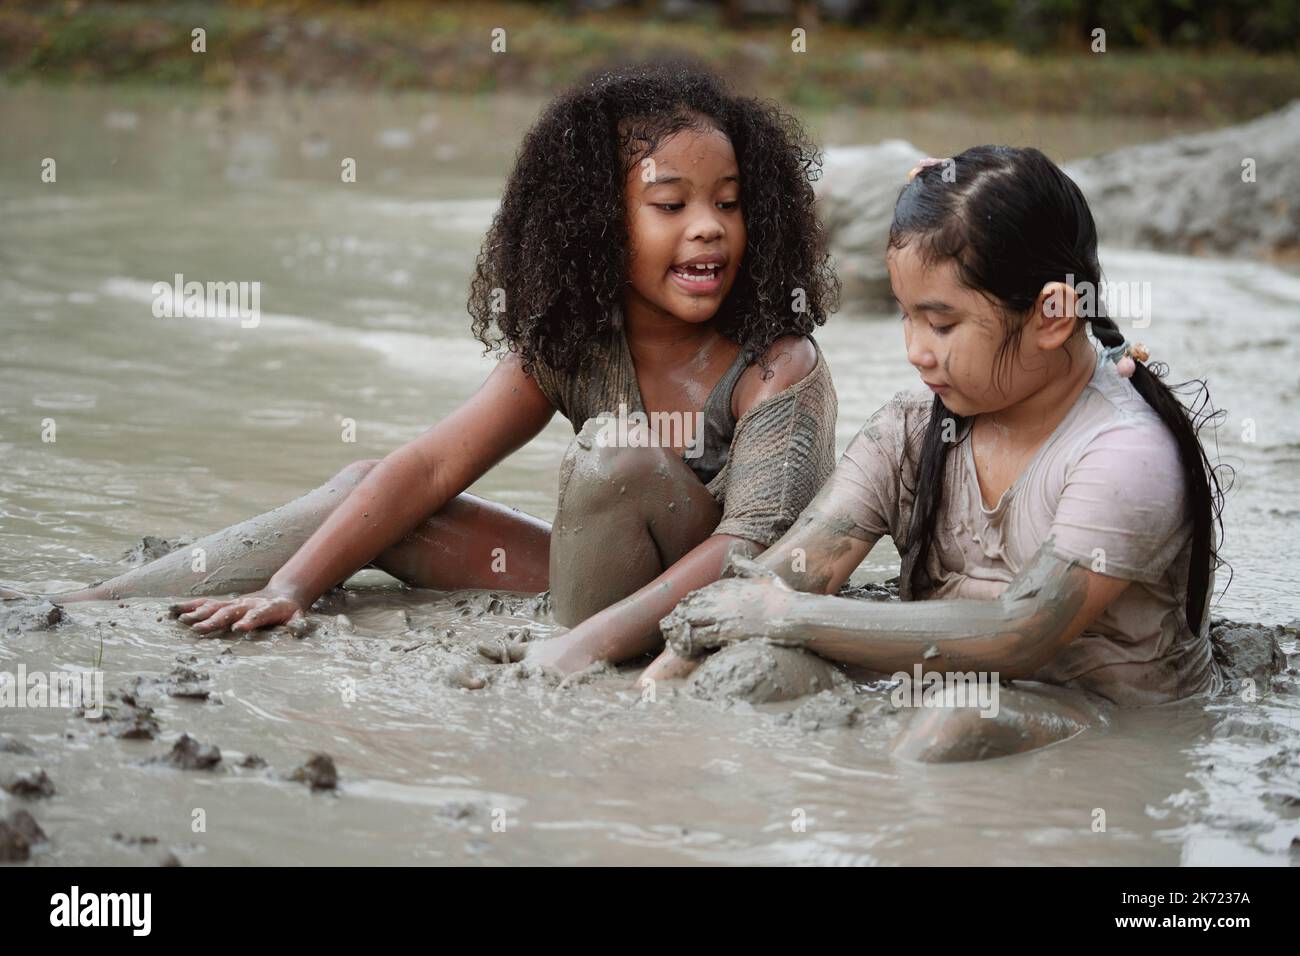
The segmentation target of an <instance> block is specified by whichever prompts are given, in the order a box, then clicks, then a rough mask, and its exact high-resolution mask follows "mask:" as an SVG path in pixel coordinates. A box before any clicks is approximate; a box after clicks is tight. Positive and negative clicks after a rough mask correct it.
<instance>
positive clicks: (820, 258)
mask: <svg viewBox="0 0 1300 956" xmlns="http://www.w3.org/2000/svg"><path fill="white" fill-rule="evenodd" d="M706 128H712V129H718V130H720V131H722V132H723V133H725V134H726V135H727V136H728V137H729V138H730V140H731V144H732V148H733V149H734V150H735V153H736V161H737V163H738V164H739V166H740V208H741V211H742V213H743V215H744V217H745V228H746V231H747V233H748V240H747V243H746V247H745V255H744V259H743V260H742V262H741V267H740V270H739V273H738V275H737V277H736V282H735V284H734V285H733V286H732V288H731V291H730V293H729V294H728V295H727V298H726V301H724V302H723V304H722V306H721V307H720V308H719V310H718V314H717V315H716V316H714V318H713V322H714V323H715V327H716V328H717V329H718V331H719V332H721V333H722V334H723V335H725V336H726V337H727V338H729V339H731V340H732V341H735V342H738V343H740V345H741V346H742V347H743V348H744V349H745V352H746V355H747V356H748V357H749V358H750V359H751V360H754V359H756V358H759V357H760V356H762V355H763V354H764V353H765V352H766V351H767V349H768V347H769V346H770V345H771V344H772V343H773V342H774V341H776V339H778V338H780V337H781V336H783V335H807V334H808V333H810V332H812V331H813V329H814V328H815V327H817V326H819V325H821V324H823V323H824V322H825V321H826V319H827V318H828V316H829V313H830V312H831V311H833V310H834V308H835V306H836V299H837V296H838V292H839V284H838V282H837V280H836V278H835V273H834V271H833V269H832V267H831V261H830V257H829V255H828V252H827V248H826V237H825V233H824V231H823V228H822V226H821V224H820V222H819V221H818V219H817V216H816V215H815V213H814V209H813V201H814V196H813V189H812V185H811V184H812V182H813V181H815V180H816V178H817V177H818V176H819V175H820V172H821V154H820V153H819V152H818V150H817V149H816V148H815V147H814V146H813V145H812V143H811V142H810V141H809V140H808V138H807V135H806V134H805V132H804V130H803V128H802V126H801V125H800V123H799V122H798V121H797V120H796V119H795V118H794V117H792V116H790V115H789V114H787V113H785V112H783V111H782V110H780V109H779V108H777V107H776V106H775V105H773V104H770V103H766V102H763V101H760V100H756V99H751V98H749V97H744V96H738V95H736V94H734V93H732V92H730V91H729V90H728V89H727V88H726V87H725V85H724V84H723V83H722V81H721V80H719V79H718V77H717V76H715V75H714V74H713V73H711V72H710V71H709V70H708V69H707V68H705V67H704V66H702V65H700V64H698V63H695V62H693V61H691V60H687V59H682V58H664V59H659V60H655V61H651V62H645V63H639V64H632V65H627V66H622V67H619V68H617V69H611V70H605V71H601V72H597V73H595V74H592V75H591V76H589V77H587V78H586V79H585V80H583V81H581V82H579V83H577V84H576V85H575V86H573V87H572V88H570V89H569V90H568V91H566V92H564V93H562V94H560V95H559V96H558V97H556V98H555V99H554V100H553V101H552V102H551V103H550V105H548V106H547V107H546V109H545V110H544V111H543V112H542V115H541V117H540V118H539V119H538V120H537V122H536V124H535V125H534V126H533V128H532V129H531V130H529V131H528V133H527V135H525V136H524V139H523V143H522V145H521V146H520V148H519V154H518V157H517V159H516V161H515V167H514V170H513V172H511V174H510V177H509V179H508V180H507V182H506V187H505V191H504V194H503V195H502V197H501V206H500V209H499V210H498V211H497V214H496V217H495V218H494V219H493V221H492V226H491V228H490V229H489V230H488V234H487V237H486V238H485V239H484V241H483V247H482V250H481V251H480V253H479V256H478V261H477V263H476V267H475V271H474V276H473V279H472V280H471V283H470V294H469V306H468V308H469V312H470V314H471V315H472V316H473V317H474V321H473V325H472V328H473V332H474V335H475V336H476V337H477V338H478V339H479V341H481V342H482V343H483V344H484V346H485V347H486V348H487V349H489V350H490V349H494V348H503V347H504V348H505V349H507V350H509V351H511V352H517V353H518V354H519V355H520V357H521V359H522V364H523V367H524V370H525V371H528V372H531V370H532V366H533V363H534V362H536V361H541V362H543V363H545V364H546V365H548V366H549V367H551V368H554V369H557V370H565V371H574V370H577V369H579V368H580V367H581V366H582V365H583V362H584V359H585V358H586V357H587V356H589V355H590V354H591V343H592V341H593V339H594V338H596V337H598V336H600V335H602V334H604V333H606V332H608V331H609V330H611V329H612V328H613V322H614V319H613V315H614V306H615V305H617V304H619V303H620V302H621V301H622V296H623V290H624V287H625V286H626V284H627V258H628V233H627V223H626V218H625V212H624V200H623V190H624V183H625V179H626V176H627V175H628V173H629V172H630V171H631V170H632V169H633V168H635V167H636V166H637V165H638V164H639V163H640V162H641V160H642V159H644V158H645V157H647V156H650V155H652V154H653V153H654V152H655V150H656V149H657V148H658V146H659V144H660V143H662V142H663V141H664V140H665V139H667V138H668V137H670V136H672V135H673V134H674V133H678V132H681V131H683V130H687V129H706ZM498 290H500V291H498ZM796 290H803V295H802V303H803V305H804V306H805V308H804V309H803V310H802V311H796V309H795V308H793V307H792V305H793V304H794V303H796V302H798V301H799V299H798V297H797V295H796ZM502 299H504V309H503V310H502V308H501V300H502Z"/></svg>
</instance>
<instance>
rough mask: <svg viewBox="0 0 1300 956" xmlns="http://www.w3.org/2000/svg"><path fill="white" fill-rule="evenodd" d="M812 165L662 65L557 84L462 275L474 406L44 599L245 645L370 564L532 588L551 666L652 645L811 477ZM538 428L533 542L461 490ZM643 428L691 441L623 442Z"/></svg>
mask: <svg viewBox="0 0 1300 956" xmlns="http://www.w3.org/2000/svg"><path fill="white" fill-rule="evenodd" d="M817 160H818V156H817V153H816V152H815V150H814V149H813V148H812V147H811V146H810V145H809V144H808V142H807V140H806V139H805V137H804V134H803V132H802V130H801V128H800V127H799V125H798V124H797V123H796V122H795V121H794V120H793V119H792V118H790V117H789V116H787V115H785V114H783V113H782V112H780V111H779V110H778V109H776V108H774V107H772V106H770V105H766V104H764V103H761V102H759V101H757V100H753V99H749V98H745V97H741V96H736V95H733V94H732V93H730V92H728V91H727V90H726V89H725V88H724V86H723V85H722V84H721V83H720V82H719V81H718V80H717V79H716V78H715V77H714V76H712V75H711V74H709V73H708V72H707V71H705V70H703V69H701V68H698V67H695V66H693V65H690V64H687V63H683V62H680V61H674V62H660V63H657V64H645V65H638V66H633V67H629V68H624V69H619V70H613V71H607V72H603V73H599V74H597V75H594V76H592V77H591V78H589V79H588V80H586V81H584V82H582V83H580V84H578V85H577V86H575V87H574V88H572V89H571V90H569V91H568V92H566V93H564V94H563V95H561V96H559V97H558V98H557V99H556V100H555V101H554V102H552V103H551V104H550V105H549V106H548V107H547V108H546V109H545V111H544V112H543V113H542V115H541V117H540V119H539V120H538V121H537V123H536V125H535V126H534V127H533V128H532V129H531V130H530V131H529V132H528V133H527V135H526V136H525V137H524V140H523V143H522V145H521V148H520V150H519V155H518V158H517V161H516V164H515V168H514V171H513V172H512V173H511V175H510V178H509V181H508V182H507V184H506V188H505V193H504V195H503V197H502V201H501V206H500V209H499V211H498V212H497V214H496V217H495V220H494V221H493V223H492V226H491V228H490V230H489V232H488V234H487V238H486V240H485V241H484V243H483V248H482V252H481V254H480V256H479V258H478V262H477V269H476V272H475V275H474V278H473V281H472V284H471V289H470V298H469V311H470V313H471V314H472V316H473V329H474V333H475V335H476V336H477V337H478V338H479V339H480V340H481V341H482V342H483V343H484V345H485V346H486V347H488V348H496V349H497V350H498V351H499V352H501V353H504V354H503V356H502V358H501V359H500V360H499V362H498V364H497V365H496V367H495V369H494V370H493V371H492V373H491V374H490V375H489V376H488V378H487V380H486V382H485V383H484V385H483V386H482V387H481V388H480V389H479V391H478V392H477V393H475V394H474V395H473V396H471V397H470V398H469V399H468V400H467V401H466V402H465V403H464V404H463V405H461V406H460V407H459V408H458V409H456V410H455V411H453V412H452V413H451V414H449V415H448V416H447V417H446V418H444V419H443V420H442V421H441V422H439V423H437V424H436V425H434V426H433V427H432V428H430V429H429V430H428V431H427V432H425V433H424V434H423V435H421V436H419V437H418V438H416V439H414V440H413V441H411V442H410V443H408V444H406V445H404V446H402V447H400V448H398V449H397V450H396V451H393V452H392V453H390V454H389V455H388V456H387V457H386V458H384V459H383V460H382V461H362V462H355V463H353V464H352V465H349V466H348V467H346V468H344V469H343V470H342V471H341V472H339V474H338V475H336V476H335V477H334V479H333V480H332V481H330V482H329V483H327V484H326V485H325V486H323V487H321V488H318V489H316V490H315V491H313V492H311V493H309V494H307V495H306V496H304V497H302V498H300V499H298V500H296V501H294V502H291V503H290V504H288V505H285V506H284V507H282V508H279V509H277V510H275V511H272V512H268V513H267V514H265V515H261V516H259V517H256V518H253V519H250V520H249V521H247V522H244V523H243V524H240V525H237V526H235V527H233V528H229V529H226V530H224V531H221V532H218V533H216V534H213V535H210V536H208V537H207V538H203V539H200V540H199V541H196V542H195V543H194V545H193V547H195V548H203V549H204V551H205V553H206V566H207V569H208V570H206V571H204V572H196V571H194V570H192V565H191V562H190V560H189V553H190V552H191V551H192V549H191V548H187V549H185V550H183V551H181V552H176V553H173V554H171V555H168V556H165V557H163V558H160V559H158V560H157V561H154V562H153V563H151V564H148V565H146V566H144V567H142V568H139V569H136V570H134V571H131V572H129V573H127V574H124V575H121V576H120V577H117V578H114V579H112V580H110V581H107V582H104V583H101V584H99V585H97V586H95V587H92V588H88V589H86V590H84V591H78V592H74V593H72V594H65V595H60V596H59V598H60V599H61V600H65V601H66V600H87V599H90V600H93V599H115V598H119V597H124V596H128V595H211V594H229V593H230V592H232V591H240V590H243V591H249V590H251V591H252V592H253V593H247V594H245V595H244V596H242V597H237V598H233V599H231V598H218V599H206V600H205V599H202V598H199V599H194V600H189V601H186V602H184V603H182V604H180V605H177V606H176V607H175V611H176V612H177V613H179V614H180V615H181V620H182V621H183V622H184V623H186V624H188V625H190V626H191V627H193V628H194V629H195V630H196V631H201V632H211V631H217V630H221V629H226V628H230V629H232V630H235V631H248V630H251V629H253V628H258V627H267V626H271V625H276V624H281V623H285V622H287V621H290V620H292V619H294V618H297V617H300V616H301V615H302V614H303V613H304V612H305V611H306V610H307V609H308V608H309V607H310V606H311V605H312V603H313V602H314V601H315V600H316V599H317V598H318V597H319V596H320V595H321V594H323V593H324V592H325V591H326V590H328V589H329V588H330V587H332V586H334V585H336V584H338V583H339V582H341V581H343V580H345V579H346V578H347V577H349V576H350V575H351V574H353V573H354V572H356V571H358V570H360V569H362V568H365V567H374V568H379V569H382V570H384V571H386V572H388V573H390V574H392V575H394V576H395V577H397V578H399V579H400V580H402V581H403V582H405V583H407V584H409V585H412V586H415V587H423V588H435V589H441V590H450V589H456V588H493V589H503V590H516V591H542V590H545V589H548V588H549V589H550V591H551V602H552V606H553V608H554V613H555V617H556V619H557V620H558V621H559V623H561V624H563V625H565V626H568V627H572V628H573V630H571V631H569V632H568V633H567V634H565V635H564V636H563V637H562V638H559V639H557V640H552V641H546V642H543V643H540V644H539V651H540V652H539V655H538V656H539V659H541V660H544V661H546V662H549V663H552V664H555V665H557V666H560V667H563V668H566V669H570V668H573V667H578V666H582V665H584V664H586V663H588V662H590V661H593V660H596V659H611V660H621V659H623V658H627V657H632V656H635V655H637V654H641V653H644V652H647V651H650V650H653V649H655V648H656V647H657V646H658V645H659V643H660V636H659V630H658V621H659V619H660V618H661V617H662V616H663V615H664V614H666V613H667V612H668V611H669V610H670V609H671V608H672V606H673V605H674V604H675V603H676V601H677V600H678V598H680V597H681V596H683V595H685V594H686V593H688V592H689V591H692V590H694V589H695V588H698V587H701V586H702V585H704V584H707V583H708V582H710V581H712V580H714V579H715V578H717V576H718V574H719V571H720V568H721V566H722V562H723V558H724V556H725V554H726V553H727V552H728V551H729V550H731V549H733V548H741V549H743V550H746V551H749V552H752V553H757V552H758V551H759V550H761V549H762V548H764V547H766V546H768V545H770V544H771V543H772V542H773V541H775V540H776V539H777V538H779V537H780V536H781V534H782V533H784V531H785V530H786V528H787V527H788V526H789V524H790V522H791V521H792V520H793V519H794V517H795V516H796V515H797V514H798V513H799V512H800V510H801V509H802V508H803V507H804V505H806V504H807V503H808V502H809V501H810V500H811V499H812V496H813V494H814V493H815V492H816V490H817V488H818V487H819V486H820V485H821V483H822V482H823V481H824V480H825V479H826V477H827V476H828V475H829V474H830V471H831V469H832V467H833V465H834V426H835V412H836V403H835V394H834V389H833V386H832V384H831V379H830V374H829V372H828V370H827V365H826V362H825V359H824V358H823V356H822V354H821V352H820V350H819V348H818V347H817V345H816V343H815V342H814V341H813V339H812V338H811V337H810V336H809V333H810V332H812V331H813V329H814V328H815V327H816V326H818V325H820V324H822V323H823V322H825V320H826V318H827V314H828V310H829V309H831V308H832V307H833V305H834V300H835V295H836V292H837V286H836V283H835V280H834V277H833V275H832V273H831V271H830V266H829V259H828V256H827V253H826V250H825V243H824V236H823V233H822V231H821V228H820V227H819V225H818V222H817V219H816V218H815V215H814V211H813V192H812V188H811V186H810V181H811V180H812V179H813V178H814V175H815V172H816V169H817ZM556 410H559V411H560V413H561V414H563V415H565V416H566V417H567V418H568V419H569V421H570V422H571V423H572V425H573V428H574V431H575V432H576V433H578V435H577V437H576V438H575V440H574V442H573V444H572V445H571V446H570V448H569V450H568V452H567V453H566V455H565V458H564V461H563V464H562V468H561V474H560V495H559V505H558V510H557V514H556V519H555V523H554V525H553V526H548V525H547V524H546V523H545V522H544V521H541V520H539V519H537V518H533V517H530V516H528V515H525V514H522V513H520V512H518V511H516V510H514V509H512V508H508V507H505V506H503V505H500V504H497V503H494V502H491V501H487V500H484V499H482V498H479V497H476V496H473V495H470V494H467V493H465V489H466V488H467V487H469V486H470V485H471V484H472V483H473V482H474V481H475V480H477V479H478V478H479V477H480V476H481V475H483V474H484V473H485V472H486V471H488V469H490V468H491V467H492V466H493V465H495V464H496V463H498V462H499V461H501V459H502V458H504V457H505V456H506V455H508V454H510V453H511V452H513V451H515V450H516V449H518V448H519V447H520V446H522V445H524V444H525V443H526V442H527V441H528V440H529V439H531V438H533V437H534V436H535V435H537V434H538V432H540V431H541V430H542V428H543V427H544V426H545V425H546V424H547V422H548V421H549V420H550V418H551V416H552V415H553V414H554V413H555V411H556ZM610 415H614V416H622V420H621V421H620V422H619V427H617V428H607V427H605V426H607V425H609V424H610V421H611V420H610V419H608V418H606V417H602V416H610ZM674 416H676V417H675V418H674ZM665 420H668V421H675V422H681V423H684V424H685V425H686V426H689V423H691V422H700V423H702V428H701V429H699V431H698V433H695V434H692V432H693V431H695V430H693V429H691V428H690V427H684V428H677V429H669V431H670V432H671V434H670V435H669V436H667V437H665V436H664V435H662V434H661V433H660V430H657V429H656V428H655V427H654V425H653V424H648V423H653V422H662V421H665ZM629 426H630V427H629Z"/></svg>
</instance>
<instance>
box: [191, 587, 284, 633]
mask: <svg viewBox="0 0 1300 956" xmlns="http://www.w3.org/2000/svg"><path fill="white" fill-rule="evenodd" d="M305 610H306V609H305V608H304V607H303V606H302V603H301V602H300V601H299V600H298V599H297V598H296V597H294V596H292V595H290V594H287V593H286V592H284V591H280V590H278V589H274V588H269V587H267V588H263V589H262V590H260V591H254V592H253V593H252V594H245V595H244V596H243V597H238V598H216V599H213V598H195V599H194V600H192V601H182V602H181V603H179V604H173V605H172V606H171V612H172V615H173V616H175V617H178V618H179V619H180V622H181V623H182V624H188V625H189V626H190V627H192V628H193V629H194V630H196V631H198V632H199V633H200V634H208V633H211V632H212V631H221V630H225V629H227V628H229V629H230V630H232V631H251V630H253V629H254V628H258V627H275V626H276V625H277V624H286V623H288V622H289V621H296V620H298V619H299V618H301V617H302V616H303V613H304V611H305Z"/></svg>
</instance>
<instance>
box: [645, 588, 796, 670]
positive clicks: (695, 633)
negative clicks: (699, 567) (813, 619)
mask: <svg viewBox="0 0 1300 956" xmlns="http://www.w3.org/2000/svg"><path fill="white" fill-rule="evenodd" d="M790 594H791V590H790V587H789V586H788V585H786V584H785V583H784V582H782V581H780V580H779V579H774V578H764V577H760V578H724V579H722V580H720V581H715V582H713V583H712V584H710V585H709V586H708V587H704V588H700V589H699V590H698V591H692V592H691V593H690V594H688V595H687V596H686V597H685V598H684V599H683V600H682V601H681V603H679V604H678V605H677V606H676V607H675V608H673V609H672V611H670V612H669V614H668V616H667V617H665V618H664V619H663V620H662V621H660V622H659V629H660V631H661V632H662V633H663V635H664V639H665V640H666V641H667V643H668V646H669V647H671V648H672V649H673V652H674V653H675V654H677V655H678V656H679V657H698V656H699V655H700V654H703V653H704V652H705V651H711V650H716V649H717V648H719V647H724V646H725V645H727V644H734V643H735V642H737V641H745V640H749V639H750V638H754V637H765V638H767V639H769V640H779V633H778V628H779V626H780V620H781V618H782V617H783V616H784V613H785V608H786V602H787V599H788V597H789V595H790Z"/></svg>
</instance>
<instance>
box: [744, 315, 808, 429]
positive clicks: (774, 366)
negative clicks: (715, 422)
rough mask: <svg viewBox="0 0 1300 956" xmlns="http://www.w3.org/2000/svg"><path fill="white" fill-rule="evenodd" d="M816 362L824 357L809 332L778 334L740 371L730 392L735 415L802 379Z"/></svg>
mask: <svg viewBox="0 0 1300 956" xmlns="http://www.w3.org/2000/svg"><path fill="white" fill-rule="evenodd" d="M764 365H766V366H767V368H766V369H764V367H763V366H764ZM819 366H825V359H824V358H823V357H822V355H821V350H820V349H819V348H818V347H817V344H816V343H815V342H814V341H813V339H812V336H808V335H783V336H781V337H780V338H779V339H777V340H776V341H775V342H773V343H772V344H771V345H769V346H768V348H767V351H766V352H764V353H763V355H762V357H761V361H759V362H753V363H751V364H750V365H749V366H748V367H747V368H746V369H745V370H744V371H743V372H742V373H741V374H740V378H739V379H738V380H737V382H736V389H735V393H734V396H735V397H734V407H733V411H734V412H735V413H736V418H738V419H739V418H741V417H743V416H744V415H745V413H746V412H748V411H749V410H750V409H751V408H753V407H754V406H755V405H757V404H759V403H760V402H762V401H764V400H765V399H768V398H771V397H772V396H774V395H779V394H781V393H782V392H784V391H785V390H786V389H789V388H792V387H794V386H796V385H798V384H799V383H800V382H804V381H806V380H807V379H808V377H809V376H810V375H812V373H813V372H814V371H816V370H818V367H819Z"/></svg>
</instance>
